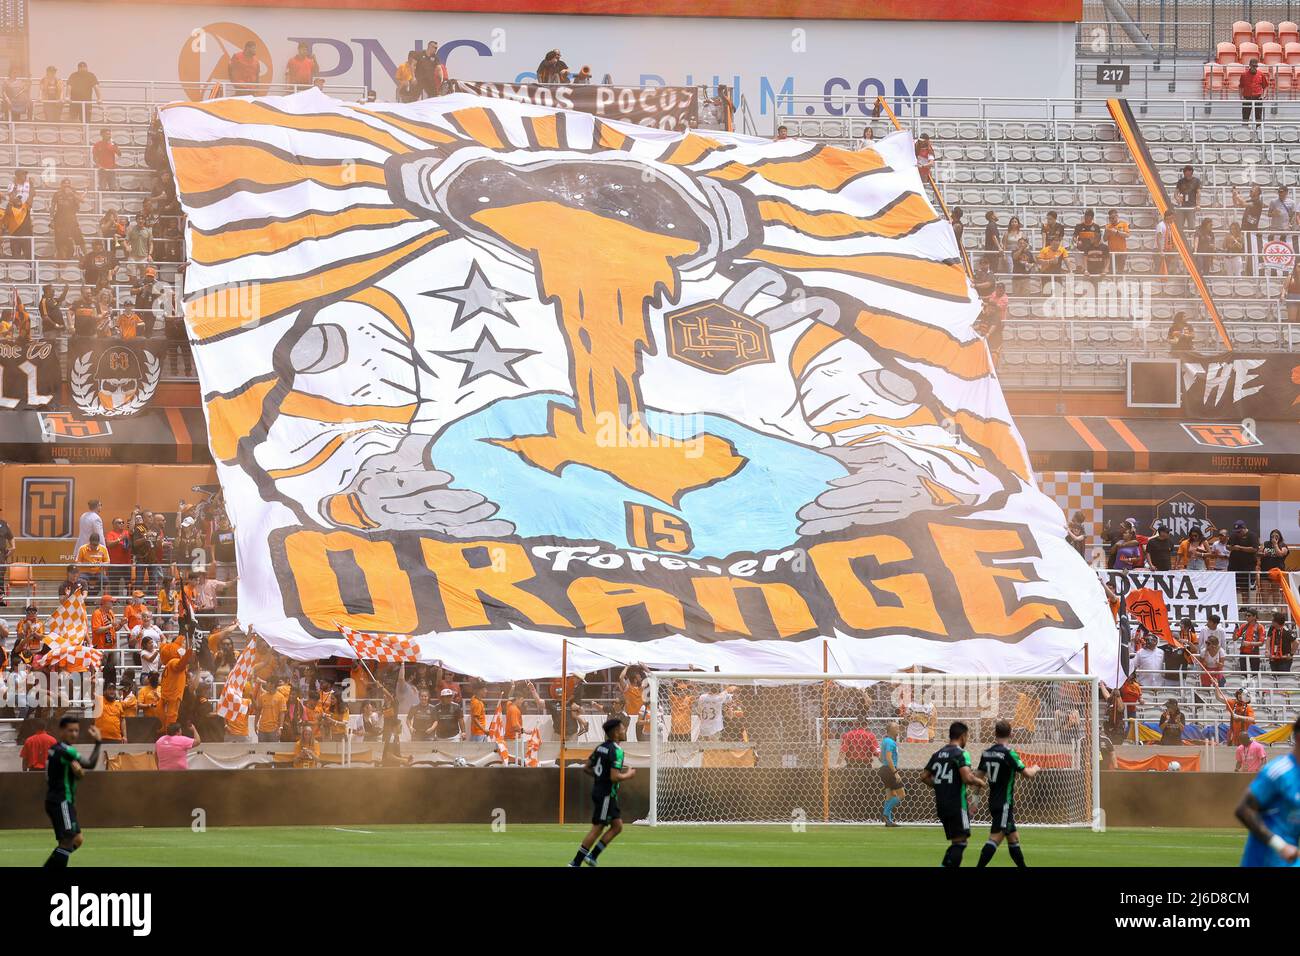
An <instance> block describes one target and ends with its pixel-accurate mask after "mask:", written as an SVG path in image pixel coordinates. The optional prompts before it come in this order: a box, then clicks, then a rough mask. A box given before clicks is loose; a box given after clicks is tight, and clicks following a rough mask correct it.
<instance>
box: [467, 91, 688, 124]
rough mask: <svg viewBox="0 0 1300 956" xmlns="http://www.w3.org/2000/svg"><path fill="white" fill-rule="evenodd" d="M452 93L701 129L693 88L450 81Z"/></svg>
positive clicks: (612, 118)
mask: <svg viewBox="0 0 1300 956" xmlns="http://www.w3.org/2000/svg"><path fill="white" fill-rule="evenodd" d="M451 86H452V91H453V92H456V93H473V94H475V95H476V96H490V97H492V98H493V99H501V100H511V101H513V102H515V103H532V104H534V105H536V106H550V107H554V108H556V109H562V110H577V111H578V112H579V113H590V114H592V115H593V116H599V117H602V118H603V119H611V120H622V121H623V122H625V123H636V124H637V125H638V126H653V127H657V128H658V129H681V130H684V129H687V128H694V127H696V126H699V125H700V94H699V90H698V89H697V88H696V87H693V86H594V85H591V84H582V83H573V84H569V83H480V82H477V81H474V80H453V81H452V83H451Z"/></svg>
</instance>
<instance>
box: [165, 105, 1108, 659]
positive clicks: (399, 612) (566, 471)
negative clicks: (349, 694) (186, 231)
mask: <svg viewBox="0 0 1300 956" xmlns="http://www.w3.org/2000/svg"><path fill="white" fill-rule="evenodd" d="M163 124H164V127H165V130H166V133H167V137H168V142H169V147H170V150H171V156H172V161H173V164H174V168H175V170H176V176H177V181H178V185H179V190H180V196H181V199H182V202H183V203H184V205H185V208H186V212H187V214H188V216H189V223H190V228H191V234H190V242H189V250H190V256H191V262H190V266H189V269H188V272H187V275H186V284H187V292H188V294H189V299H188V301H187V307H186V315H187V321H188V323H189V331H190V335H191V337H192V339H193V340H194V341H195V342H196V343H197V344H196V346H195V358H196V362H197V365H198V370H199V375H200V380H201V384H202V390H203V395H204V401H205V407H206V413H207V418H208V429H209V439H210V444H211V447H212V453H213V457H214V459H215V460H216V461H217V462H218V472H219V475H220V478H221V483H222V486H223V487H224V489H225V497H226V503H227V507H228V508H229V509H230V511H231V513H232V516H233V518H234V520H235V525H236V528H237V535H238V543H239V556H240V562H241V574H240V583H239V589H240V590H239V608H240V616H241V618H243V620H244V622H245V623H246V624H249V625H251V626H253V627H254V628H255V629H256V630H257V631H258V632H259V633H261V634H263V635H265V636H266V637H267V638H268V639H269V640H270V642H271V643H272V645H273V646H275V647H276V648H277V649H278V650H280V651H282V652H284V653H287V654H289V655H291V656H294V657H299V658H305V657H311V656H324V655H328V654H343V655H350V654H351V652H350V650H349V648H348V645H347V644H346V642H345V641H343V640H342V638H340V637H339V636H338V634H337V632H336V630H335V628H336V625H339V624H342V625H344V626H346V627H349V628H352V629H354V630H357V631H375V632H389V633H395V634H400V635H404V636H411V637H414V638H416V639H417V643H418V645H419V647H420V655H421V658H422V659H424V660H441V661H443V662H445V663H446V665H447V666H448V667H451V668H452V669H454V670H457V671H461V672H465V673H470V674H478V675H480V676H483V677H486V678H489V679H505V678H511V677H522V676H537V675H545V674H554V673H558V665H559V654H560V646H561V641H560V638H561V637H565V638H570V639H575V643H574V645H573V646H572V647H571V649H570V661H571V662H572V663H573V666H574V667H575V669H577V670H591V669H595V668H598V667H608V666H609V665H610V662H611V660H641V661H644V662H646V663H648V664H651V665H654V664H671V665H675V666H689V665H698V666H702V667H713V666H719V667H723V668H726V669H730V670H748V671H751V672H752V671H759V672H769V671H782V670H785V671H789V670H793V669H798V670H804V671H807V670H810V669H812V670H820V669H821V667H822V664H823V660H822V654H823V643H822V641H821V640H818V638H824V639H826V640H827V641H828V642H829V652H830V655H831V658H830V665H831V667H832V668H833V669H838V670H856V671H859V672H880V671H892V670H894V669H897V668H902V667H909V666H912V665H922V666H926V667H931V668H937V669H940V670H946V671H950V672H958V671H960V672H984V673H996V672H1004V673H1025V672H1041V671H1062V672H1071V671H1073V672H1078V671H1080V670H1082V667H1083V653H1082V648H1083V645H1084V644H1085V643H1090V644H1091V646H1092V648H1093V651H1092V653H1093V663H1094V666H1098V667H1100V666H1102V665H1104V664H1107V663H1108V662H1109V664H1110V666H1111V667H1112V669H1113V661H1114V657H1115V647H1116V640H1115V633H1116V632H1115V628H1114V624H1113V621H1112V619H1111V616H1110V613H1109V609H1108V607H1107V605H1106V602H1105V599H1104V595H1103V592H1102V589H1101V587H1100V586H1099V584H1098V582H1097V580H1096V577H1095V575H1094V574H1093V572H1092V569H1091V568H1089V567H1088V566H1087V565H1086V564H1085V563H1084V562H1083V561H1082V560H1081V559H1080V558H1079V556H1078V555H1077V554H1076V553H1075V552H1074V551H1073V550H1072V549H1071V548H1070V547H1069V546H1068V545H1067V544H1066V543H1065V541H1064V528H1063V526H1062V524H1063V520H1062V515H1061V512H1060V509H1059V508H1058V507H1057V506H1056V505H1054V504H1053V503H1052V502H1050V501H1049V500H1048V499H1047V498H1045V497H1044V496H1043V495H1042V494H1041V493H1040V492H1039V491H1038V490H1036V488H1035V487H1034V484H1033V479H1032V476H1031V474H1030V471H1029V467H1028V463H1027V461H1026V455H1025V450H1024V446H1023V443H1022V442H1021V440H1020V437H1019V435H1018V434H1017V433H1016V429H1015V427H1014V425H1013V424H1012V421H1011V417H1010V415H1009V413H1008V411H1007V407H1006V403H1005V401H1004V399H1003V397H1002V394H1001V391H1000V389H999V387H998V384H997V380H996V379H995V378H994V376H993V372H992V368H991V366H990V363H989V354H988V350H987V348H986V346H985V345H984V342H983V341H982V340H981V339H980V338H979V337H978V336H977V335H976V334H975V333H974V331H973V330H972V323H973V321H974V319H975V317H976V315H977V313H978V311H979V306H978V305H977V303H976V300H975V297H974V294H973V291H972V290H971V288H970V286H969V284H968V282H967V279H966V275H965V273H964V271H963V269H962V265H961V260H960V257H959V252H958V249H957V245H956V243H955V241H954V237H953V233H952V230H951V228H950V227H949V226H948V225H947V223H945V222H944V221H943V220H942V219H941V218H940V217H939V216H938V215H936V213H935V211H934V210H933V209H932V208H931V206H930V204H929V203H928V201H927V200H926V198H925V196H924V194H923V190H922V185H921V181H920V178H919V175H918V173H917V170H916V168H915V160H914V152H913V144H912V141H911V139H910V138H909V137H908V136H907V135H906V134H899V135H895V136H891V137H889V138H887V139H885V140H882V141H880V142H878V143H877V144H875V146H874V148H872V149H869V150H862V151H858V152H848V151H843V150H838V149H833V148H827V147H824V146H819V145H815V144H811V143H806V142H800V141H795V140H787V141H783V142H771V141H766V140H758V139H752V138H748V137H742V136H717V137H705V136H700V135H697V134H688V135H682V134H679V133H672V132H667V131H662V130H652V129H648V128H645V127H639V126H634V125H629V124H623V123H614V122H607V121H605V120H602V119H600V118H598V117H594V116H591V115H588V114H584V113H577V112H562V111H555V110H551V109H546V108H543V107H539V106H535V105H529V104H521V103H512V102H508V101H504V100H499V99H485V98H480V97H473V96H468V95H464V94H453V95H450V96H444V97H439V98H437V99H434V100H426V101H424V102H421V103H418V104H408V105H404V106H369V107H367V106H360V105H354V104H345V103H340V102H337V101H334V100H331V99H329V98H328V97H327V96H325V95H324V94H322V93H320V92H318V91H314V90H313V91H309V92H306V93H302V94H298V95H296V96H293V97H288V98H269V99H265V100H247V99H236V100H218V101H213V102H208V103H201V104H198V103H195V104H175V105H172V106H170V107H167V108H166V109H165V110H164V111H163ZM1103 672H1108V671H1103Z"/></svg>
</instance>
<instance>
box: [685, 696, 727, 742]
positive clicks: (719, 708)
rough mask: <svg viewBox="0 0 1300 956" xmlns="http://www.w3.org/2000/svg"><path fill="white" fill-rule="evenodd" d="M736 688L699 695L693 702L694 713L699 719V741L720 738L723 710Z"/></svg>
mask: <svg viewBox="0 0 1300 956" xmlns="http://www.w3.org/2000/svg"><path fill="white" fill-rule="evenodd" d="M735 690H736V688H734V687H728V688H726V689H725V690H722V691H720V692H719V693H716V694H701V695H700V696H699V697H697V698H696V700H695V713H696V714H697V715H698V716H699V718H700V735H699V737H698V738H697V739H699V740H717V739H718V738H720V737H721V736H722V720H723V712H724V708H725V707H726V706H727V705H728V704H730V703H731V698H732V695H733V694H734V693H735Z"/></svg>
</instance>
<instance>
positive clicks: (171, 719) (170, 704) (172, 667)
mask: <svg viewBox="0 0 1300 956" xmlns="http://www.w3.org/2000/svg"><path fill="white" fill-rule="evenodd" d="M158 653H159V657H158V659H159V661H161V662H162V684H161V686H160V688H159V690H160V693H161V694H162V704H163V718H162V722H163V726H164V727H170V726H171V725H172V724H174V723H177V722H178V721H179V719H180V712H181V698H182V697H184V696H185V671H186V669H187V668H188V667H189V657H190V652H189V648H187V647H186V646H185V644H184V642H183V641H168V642H167V643H166V644H164V645H163V646H162V647H161V648H160V649H159V652H158Z"/></svg>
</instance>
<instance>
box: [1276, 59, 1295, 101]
mask: <svg viewBox="0 0 1300 956" xmlns="http://www.w3.org/2000/svg"><path fill="white" fill-rule="evenodd" d="M1273 82H1274V83H1275V84H1276V86H1275V89H1276V92H1277V95H1278V96H1286V97H1288V98H1294V97H1295V67H1293V66H1290V65H1288V64H1286V63H1283V64H1281V65H1280V66H1276V67H1274V68H1273Z"/></svg>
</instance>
